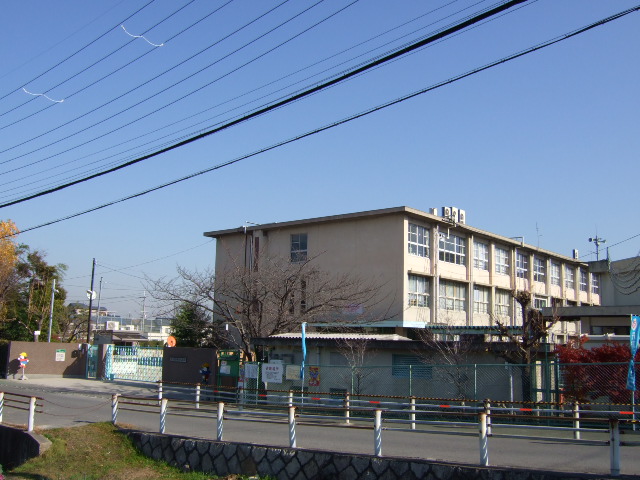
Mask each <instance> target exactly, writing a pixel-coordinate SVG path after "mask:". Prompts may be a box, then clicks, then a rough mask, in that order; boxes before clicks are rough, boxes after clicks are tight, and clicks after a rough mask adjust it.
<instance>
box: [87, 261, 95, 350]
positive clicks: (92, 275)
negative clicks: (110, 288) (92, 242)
mask: <svg viewBox="0 0 640 480" xmlns="http://www.w3.org/2000/svg"><path fill="white" fill-rule="evenodd" d="M95 273H96V259H95V258H94V259H93V263H92V264H91V290H89V292H91V293H89V318H87V343H91V307H92V306H93V279H94V276H95Z"/></svg>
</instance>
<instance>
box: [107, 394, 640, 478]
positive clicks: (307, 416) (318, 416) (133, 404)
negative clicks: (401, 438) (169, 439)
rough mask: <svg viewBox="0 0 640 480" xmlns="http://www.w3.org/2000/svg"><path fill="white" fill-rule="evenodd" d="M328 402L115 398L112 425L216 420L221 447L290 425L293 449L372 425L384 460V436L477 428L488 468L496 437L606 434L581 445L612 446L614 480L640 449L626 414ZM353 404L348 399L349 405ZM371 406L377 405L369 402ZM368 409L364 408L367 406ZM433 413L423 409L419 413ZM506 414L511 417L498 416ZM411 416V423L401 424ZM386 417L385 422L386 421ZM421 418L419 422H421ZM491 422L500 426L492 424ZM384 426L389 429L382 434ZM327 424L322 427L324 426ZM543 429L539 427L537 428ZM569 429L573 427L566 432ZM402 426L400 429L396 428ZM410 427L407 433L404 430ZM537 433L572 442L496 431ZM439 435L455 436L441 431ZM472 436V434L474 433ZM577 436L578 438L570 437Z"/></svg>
mask: <svg viewBox="0 0 640 480" xmlns="http://www.w3.org/2000/svg"><path fill="white" fill-rule="evenodd" d="M319 400H323V399H321V398H319V397H310V396H309V397H307V398H305V401H304V402H300V401H297V399H296V397H295V396H294V395H293V392H289V393H288V395H287V396H286V401H283V402H280V403H264V404H260V405H255V404H246V403H245V404H242V403H233V404H231V408H229V407H228V404H226V403H225V402H223V401H218V402H215V401H213V402H212V401H202V400H201V399H198V401H196V400H184V399H180V400H174V399H171V400H170V399H169V398H167V397H165V396H163V397H162V398H150V397H134V396H122V395H113V397H112V415H111V417H112V422H113V423H114V424H115V423H116V422H117V417H118V411H119V410H131V411H136V412H147V413H153V414H156V415H158V416H159V429H158V431H159V433H165V432H166V418H167V416H168V415H174V416H189V417H196V418H209V419H213V418H215V419H216V440H218V441H222V440H223V436H224V421H225V420H234V421H248V422H279V423H283V424H284V423H286V424H288V434H289V446H290V448H297V438H296V421H297V420H298V421H303V420H311V419H313V421H314V422H313V424H315V425H318V424H321V425H323V426H328V427H335V428H341V427H342V428H344V427H343V426H344V425H347V424H350V422H361V423H365V424H368V425H366V426H354V425H351V428H367V429H368V428H371V427H370V425H371V423H372V421H373V447H374V448H373V450H374V455H376V456H382V439H383V438H382V437H383V436H382V432H383V430H388V431H393V430H395V431H407V432H412V433H428V432H430V430H428V429H425V428H417V426H434V425H438V426H451V427H454V426H455V427H462V426H464V427H473V425H475V429H476V431H477V432H478V433H477V435H478V440H479V464H480V465H482V466H489V464H490V463H489V444H490V442H489V439H490V438H491V437H492V436H495V437H507V438H514V439H518V438H519V439H546V440H549V439H552V440H553V441H556V442H560V443H562V442H571V443H574V442H575V441H576V439H577V440H580V438H579V435H578V436H576V435H575V434H576V433H580V432H599V433H603V434H604V433H607V434H608V440H580V442H581V443H582V442H584V443H585V444H589V445H602V446H609V452H610V453H609V456H610V472H611V475H612V476H618V475H620V448H621V447H622V446H640V442H621V440H620V425H621V423H637V422H636V421H635V420H632V419H625V418H617V417H616V415H617V416H621V415H624V414H626V413H628V412H625V411H606V412H598V413H603V414H608V415H609V418H603V417H602V416H583V417H582V418H581V419H580V420H582V421H583V422H585V423H589V424H590V425H592V426H591V427H590V428H583V427H580V424H579V422H580V420H576V417H575V416H574V415H570V416H556V417H553V420H554V421H555V422H557V423H558V424H559V425H542V424H540V423H544V421H546V420H548V418H549V417H544V416H537V415H530V414H527V413H531V412H529V410H530V409H527V408H519V409H517V410H518V412H517V413H516V412H515V410H516V409H515V408H514V407H506V408H494V409H493V411H492V408H491V405H490V402H488V401H487V402H484V404H483V405H482V406H481V407H478V406H465V405H457V406H451V405H448V404H439V405H436V404H419V403H415V402H413V403H412V402H409V406H410V407H411V408H410V410H409V411H407V410H406V409H405V408H402V409H394V408H381V404H383V403H391V402H377V401H373V402H377V403H369V404H368V405H360V406H354V405H347V406H337V405H333V406H332V405H326V404H324V403H317V402H318V401H319ZM348 401H349V400H348V399H347V400H346V402H348ZM369 402H372V401H369ZM362 403H363V402H362ZM419 406H420V407H423V406H424V407H429V408H424V409H418V407H419ZM497 412H506V413H497ZM348 413H357V414H358V415H351V416H350V415H348ZM407 413H409V415H410V416H409V417H408V418H402V417H403V416H404V415H406V414H407ZM545 413H547V414H552V413H563V414H564V413H566V410H558V409H555V410H554V409H547V410H545ZM383 414H384V419H383ZM417 417H420V418H417ZM492 419H494V420H495V422H492ZM383 420H384V422H385V423H386V424H388V425H390V427H384V428H383V426H382V425H383ZM319 421H320V422H323V423H319ZM536 422H537V423H538V424H534V423H536ZM562 424H568V426H562ZM395 425H398V427H395ZM403 425H407V426H408V428H403V427H402V426H403ZM514 428H517V429H520V430H527V429H530V430H533V431H538V432H539V431H545V430H551V431H556V432H558V431H564V432H567V433H568V434H569V435H568V437H567V438H562V437H551V436H546V437H542V436H531V435H522V434H520V435H518V434H508V433H496V430H503V429H504V430H505V431H507V430H509V429H514ZM440 433H452V432H446V431H440ZM469 434H470V435H471V434H473V433H469ZM571 434H573V435H571Z"/></svg>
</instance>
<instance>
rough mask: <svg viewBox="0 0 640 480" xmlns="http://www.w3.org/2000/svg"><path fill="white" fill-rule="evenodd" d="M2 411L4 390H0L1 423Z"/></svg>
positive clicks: (0, 419)
mask: <svg viewBox="0 0 640 480" xmlns="http://www.w3.org/2000/svg"><path fill="white" fill-rule="evenodd" d="M3 411H4V392H0V423H2V412H3Z"/></svg>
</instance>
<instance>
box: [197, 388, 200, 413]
mask: <svg viewBox="0 0 640 480" xmlns="http://www.w3.org/2000/svg"><path fill="white" fill-rule="evenodd" d="M196 408H200V384H199V383H198V384H197V385H196Z"/></svg>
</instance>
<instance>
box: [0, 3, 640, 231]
mask: <svg viewBox="0 0 640 480" xmlns="http://www.w3.org/2000/svg"><path fill="white" fill-rule="evenodd" d="M638 10H640V5H637V6H636V7H633V8H630V9H628V10H625V11H623V12H620V13H618V14H615V15H612V16H610V17H607V18H604V19H602V20H599V21H597V22H595V23H592V24H590V25H587V26H585V27H582V28H580V29H578V30H574V31H572V32H570V33H567V34H565V35H562V36H559V37H555V38H553V39H551V40H548V41H546V42H543V43H539V44H537V45H535V46H533V47H530V48H528V49H526V50H521V51H520V52H517V53H514V54H512V55H510V56H507V57H503V58H502V59H500V60H496V61H494V62H491V63H488V64H485V65H483V66H481V67H478V68H476V69H473V70H470V71H467V72H465V73H462V74H460V75H457V76H455V77H451V78H449V79H447V80H444V81H442V82H439V83H437V84H434V85H431V86H429V87H426V88H424V89H421V90H418V91H415V92H413V93H410V94H408V95H405V96H402V97H399V98H397V99H395V100H392V101H389V102H387V103H384V104H381V105H378V106H376V107H373V108H370V109H368V110H365V111H363V112H360V113H358V114H355V115H352V116H350V117H347V118H344V119H342V120H339V121H336V122H333V123H331V124H328V125H324V126H322V127H319V128H316V129H314V130H311V131H308V132H306V133H303V134H301V135H298V136H296V137H293V138H290V139H288V140H284V141H281V142H278V143H276V144H273V145H271V146H268V147H265V148H262V149H260V150H257V151H254V152H252V153H249V154H246V155H243V156H241V157H237V158H235V159H233V160H228V161H226V162H223V163H221V164H218V165H215V166H213V167H210V168H207V169H205V170H201V171H199V172H195V173H192V174H190V175H187V176H184V177H181V178H178V179H175V180H172V181H170V182H167V183H164V184H162V185H158V186H156V187H153V188H149V189H147V190H144V191H142V192H138V193H136V194H133V195H129V196H127V197H124V198H121V199H119V200H114V201H111V202H108V203H105V204H102V205H99V206H96V207H93V208H90V209H87V210H84V211H81V212H77V213H74V214H71V215H68V216H66V217H62V218H59V219H57V220H52V221H49V222H46V223H43V224H40V225H36V226H34V227H30V228H26V229H24V230H22V231H21V232H20V233H24V232H28V231H31V230H35V229H38V228H42V227H46V226H48V225H52V224H55V223H59V222H62V221H65V220H69V219H71V218H75V217H79V216H81V215H85V214H87V213H91V212H94V211H97V210H100V209H103V208H106V207H109V206H112V205H115V204H117V203H122V202H124V201H127V200H131V199H133V198H137V197H141V196H143V195H146V194H148V193H151V192H154V191H157V190H161V189H163V188H166V187H168V186H171V185H175V184H177V183H180V182H183V181H185V180H189V179H191V178H194V177H197V176H200V175H203V174H205V173H209V172H212V171H215V170H219V169H221V168H223V167H226V166H229V165H233V164H234V163H238V162H240V161H242V160H246V159H248V158H251V157H254V156H257V155H259V154H262V153H265V152H267V151H270V150H274V149H276V148H279V147H282V146H284V145H288V144H290V143H293V142H296V141H298V140H301V139H303V138H306V137H310V136H312V135H315V134H317V133H320V132H323V131H325V130H329V129H332V128H335V127H337V126H339V125H343V124H345V123H348V122H351V121H353V120H356V119H358V118H361V117H364V116H366V115H369V114H371V113H374V112H377V111H379V110H382V109H385V108H388V107H390V106H392V105H396V104H398V103H401V102H404V101H407V100H409V99H411V98H414V97H417V96H419V95H422V94H425V93H427V92H429V91H432V90H435V89H437V88H440V87H443V86H445V85H449V84H451V83H454V82H457V81H459V80H462V79H464V78H467V77H470V76H472V75H475V74H477V73H480V72H482V71H485V70H488V69H490V68H493V67H496V66H498V65H501V64H503V63H507V62H509V61H512V60H515V59H517V58H520V57H522V56H524V55H527V54H530V53H533V52H535V51H538V50H541V49H543V48H546V47H549V46H551V45H554V44H556V43H559V42H562V41H564V40H568V39H569V38H572V37H574V36H576V35H579V34H581V33H584V32H586V31H588V30H591V29H593V28H595V27H598V26H602V25H605V24H606V23H609V22H611V21H613V20H617V19H619V18H621V17H623V16H625V15H628V14H629V13H632V12H635V11H638ZM10 236H13V235H6V236H5V237H2V238H6V237H10ZM636 236H640V234H639V235H636ZM632 238H635V237H632Z"/></svg>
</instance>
